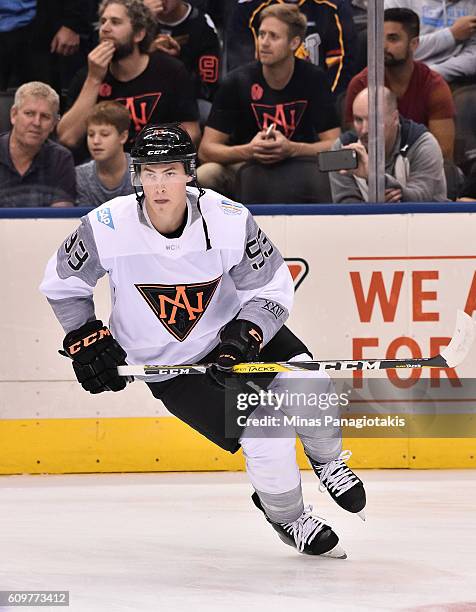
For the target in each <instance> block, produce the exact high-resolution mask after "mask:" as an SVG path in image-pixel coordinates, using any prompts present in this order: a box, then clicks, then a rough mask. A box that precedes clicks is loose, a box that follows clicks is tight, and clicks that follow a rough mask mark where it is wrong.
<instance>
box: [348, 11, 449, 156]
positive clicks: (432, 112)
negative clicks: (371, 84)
mask: <svg viewBox="0 0 476 612" xmlns="http://www.w3.org/2000/svg"><path fill="white" fill-rule="evenodd" d="M419 33H420V20H419V18H418V15H417V14H416V13H415V12H414V11H412V10H410V9H406V8H391V9H387V10H386V11H385V13H384V54H385V55H384V61H385V85H386V86H387V87H388V88H389V89H390V90H391V91H393V93H394V94H395V95H396V96H397V101H398V110H399V112H400V114H401V115H402V116H403V117H406V118H407V119H411V120H412V121H415V122H416V123H423V125H426V127H427V128H428V129H429V130H430V132H431V133H432V134H433V136H434V137H435V138H436V140H437V141H438V143H439V145H440V147H441V151H442V153H443V157H444V158H445V159H452V157H453V146H454V138H455V124H454V115H455V108H454V104H453V98H452V95H451V91H450V88H449V87H448V84H447V83H446V81H445V80H444V79H443V77H441V76H440V75H439V74H438V73H437V72H435V71H434V70H431V69H430V68H429V67H428V66H427V65H426V64H423V63H422V62H416V61H414V59H413V56H414V53H415V51H416V49H417V47H418V37H419ZM367 85H368V70H367V68H365V69H364V70H362V71H361V72H359V74H356V75H355V76H354V78H353V79H352V81H351V82H350V83H349V87H348V88H347V96H346V101H345V122H346V124H347V125H351V124H352V105H353V103H354V100H355V97H356V96H357V94H358V93H359V92H360V91H362V90H363V89H365V88H366V87H367Z"/></svg>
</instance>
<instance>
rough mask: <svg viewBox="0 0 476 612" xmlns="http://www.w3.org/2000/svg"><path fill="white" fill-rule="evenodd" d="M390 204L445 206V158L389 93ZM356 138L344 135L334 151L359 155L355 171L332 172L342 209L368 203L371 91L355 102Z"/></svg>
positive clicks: (386, 132) (387, 156)
mask: <svg viewBox="0 0 476 612" xmlns="http://www.w3.org/2000/svg"><path fill="white" fill-rule="evenodd" d="M384 98H385V102H384V116H385V124H384V135H385V201H386V202H445V201H447V196H446V180H445V174H444V170H443V156H442V155H441V150H440V147H439V146H438V143H437V142H436V139H435V137H434V136H433V135H432V134H430V132H429V131H428V130H427V129H426V127H425V126H424V125H422V124H420V123H415V122H414V121H411V120H410V119H405V118H403V117H401V116H399V114H398V108H397V99H396V96H395V94H394V93H393V92H391V91H390V90H389V89H388V88H387V87H386V88H385V96H384ZM353 112H354V128H355V132H345V133H344V134H342V136H341V137H340V138H339V139H338V140H337V141H336V143H335V144H334V146H333V149H341V148H349V149H355V151H356V152H357V156H358V160H359V165H358V167H357V169H356V170H349V171H345V170H341V171H340V172H331V173H330V180H331V190H332V198H333V201H334V202H336V203H338V204H342V203H348V202H367V201H368V183H367V181H368V154H367V149H368V137H369V133H368V115H369V112H368V89H364V90H362V91H361V92H360V93H359V94H358V95H357V97H356V98H355V100H354V107H353Z"/></svg>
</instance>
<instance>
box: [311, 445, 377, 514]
mask: <svg viewBox="0 0 476 612" xmlns="http://www.w3.org/2000/svg"><path fill="white" fill-rule="evenodd" d="M351 455H352V453H351V451H342V453H341V454H340V455H339V456H338V457H337V459H334V460H333V461H329V462H328V463H319V462H317V461H316V460H315V459H311V457H309V455H308V459H309V461H310V463H311V465H312V468H313V470H314V471H315V472H316V475H317V477H318V478H319V490H320V491H325V490H326V489H327V490H328V491H329V493H330V496H331V497H332V499H333V500H334V501H335V502H336V503H337V504H339V506H340V507H341V508H344V510H347V511H348V512H353V513H355V514H357V515H358V516H360V518H361V519H362V520H363V521H365V512H364V508H365V504H366V497H365V489H364V484H363V482H362V481H361V480H360V478H359V477H358V476H356V475H355V474H354V472H353V471H352V470H351V469H350V468H349V467H347V465H346V464H345V462H346V461H347V460H348V459H350V457H351Z"/></svg>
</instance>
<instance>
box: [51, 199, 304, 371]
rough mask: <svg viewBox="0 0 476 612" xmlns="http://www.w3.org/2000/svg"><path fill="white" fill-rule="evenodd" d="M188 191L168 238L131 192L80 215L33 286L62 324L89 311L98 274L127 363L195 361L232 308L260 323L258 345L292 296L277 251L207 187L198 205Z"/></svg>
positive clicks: (239, 210) (244, 214)
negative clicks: (181, 221)
mask: <svg viewBox="0 0 476 612" xmlns="http://www.w3.org/2000/svg"><path fill="white" fill-rule="evenodd" d="M197 199H198V190H197V189H195V188H187V222H186V225H185V228H184V230H183V232H182V234H181V235H180V236H179V237H178V238H170V237H166V236H163V235H162V234H160V233H159V232H158V231H157V230H156V229H155V228H154V227H153V225H152V224H151V223H150V220H149V219H148V217H147V214H146V211H145V210H143V208H142V207H141V206H139V205H138V204H137V202H136V199H135V196H134V195H129V196H124V197H119V198H116V199H114V200H111V201H110V202H107V203H106V204H104V205H103V206H101V207H99V208H96V209H94V210H92V211H91V212H90V213H89V214H88V215H86V216H85V217H83V218H82V219H81V224H80V226H79V228H78V229H77V230H76V231H75V232H73V234H71V235H70V236H69V237H68V238H67V239H66V240H65V242H64V243H63V244H62V246H61V247H60V248H59V250H58V251H57V253H56V254H55V255H54V256H53V257H52V258H51V259H50V261H49V262H48V265H47V268H46V272H45V277H44V279H43V282H42V283H41V286H40V290H41V291H42V292H43V293H44V295H45V296H46V297H47V298H48V301H49V303H50V304H51V306H52V307H53V310H54V312H55V314H56V316H57V318H58V319H59V321H60V323H61V324H62V325H63V328H64V330H65V332H68V331H71V330H73V329H77V328H79V327H81V325H83V324H84V323H85V322H86V321H88V320H91V319H94V318H95V315H94V303H93V290H94V287H95V285H96V283H97V280H98V279H99V278H101V277H102V276H103V275H104V274H108V276H109V283H110V287H111V304H112V312H111V317H110V321H109V326H110V329H111V332H112V334H113V336H114V337H115V338H116V340H117V341H118V342H119V344H120V345H121V346H122V347H123V348H124V350H125V351H126V352H127V362H128V363H129V364H139V363H160V364H165V365H167V364H168V365H171V364H186V363H195V362H197V361H198V360H199V359H200V358H202V357H204V356H205V355H206V354H207V353H209V352H210V351H211V350H212V349H213V348H214V347H215V346H216V345H217V344H218V341H219V333H220V330H221V328H222V327H223V326H224V325H225V324H226V323H228V322H229V321H230V320H231V319H233V317H235V316H236V315H237V314H238V313H239V316H238V318H241V319H247V320H249V321H252V322H253V323H255V324H257V325H259V326H260V328H261V329H262V331H263V335H264V343H266V342H268V341H269V340H270V339H271V338H272V337H273V336H274V334H275V333H276V332H277V331H278V329H279V328H280V327H281V325H282V324H283V323H284V322H285V320H286V318H287V317H288V314H289V310H290V308H291V306H292V302H293V296H294V287H293V283H292V279H291V275H290V273H289V270H288V268H287V266H286V264H285V263H284V261H283V258H282V257H281V255H280V253H279V251H278V250H277V249H276V247H275V246H274V245H273V244H272V243H271V242H270V240H269V239H268V238H267V237H266V235H265V234H264V233H263V232H262V231H261V229H260V228H259V227H258V225H257V224H256V222H255V220H254V219H253V217H252V216H251V214H250V213H249V211H248V210H247V209H246V208H245V207H244V206H242V205H241V204H238V203H236V202H233V201H231V200H227V199H225V198H224V197H223V196H221V195H220V194H218V193H216V192H214V191H211V190H206V191H205V195H203V196H202V198H201V199H200V210H199V209H198V207H197ZM207 238H208V243H207ZM148 380H152V379H148Z"/></svg>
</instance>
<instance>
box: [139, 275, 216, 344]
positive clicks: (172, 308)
mask: <svg viewBox="0 0 476 612" xmlns="http://www.w3.org/2000/svg"><path fill="white" fill-rule="evenodd" d="M220 280H221V276H219V277H218V278H215V279H214V280H212V281H208V282H206V283H194V284H192V285H136V288H137V289H138V291H139V293H140V294H141V295H142V297H143V298H144V299H145V301H146V302H147V303H148V304H149V306H150V307H151V308H152V310H153V311H154V313H155V314H156V316H157V318H158V319H159V321H160V322H161V323H162V325H163V326H164V327H165V329H166V330H167V331H168V332H169V333H171V334H172V336H174V338H176V339H177V340H179V341H180V342H183V341H184V340H185V339H186V338H187V336H188V335H189V334H190V332H191V331H192V329H193V328H194V327H195V325H196V324H197V323H198V322H199V321H200V319H201V318H202V316H203V313H204V312H205V310H206V309H207V307H208V305H209V304H210V301H211V299H212V297H213V294H214V293H215V291H216V288H217V287H218V284H219V282H220Z"/></svg>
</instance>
